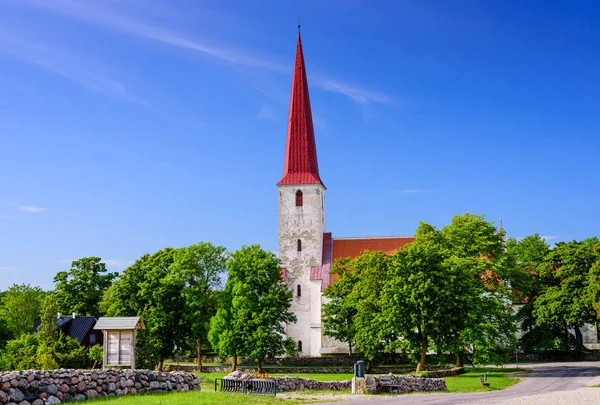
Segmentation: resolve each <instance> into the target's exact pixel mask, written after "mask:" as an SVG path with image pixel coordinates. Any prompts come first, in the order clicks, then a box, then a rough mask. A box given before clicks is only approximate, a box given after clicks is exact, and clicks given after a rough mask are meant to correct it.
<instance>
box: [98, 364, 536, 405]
mask: <svg viewBox="0 0 600 405" xmlns="http://www.w3.org/2000/svg"><path fill="white" fill-rule="evenodd" d="M466 370H467V372H466V373H465V374H461V375H459V376H456V377H446V378H445V380H446V385H447V387H448V392H450V393H453V392H477V391H492V390H500V389H504V388H507V387H510V386H511V385H513V384H516V383H517V382H518V381H519V379H518V378H508V377H506V374H507V373H511V372H517V371H519V372H523V371H524V370H522V369H521V370H517V369H510V368H467V369H466ZM486 371H487V372H489V373H488V381H489V382H490V387H489V388H486V387H482V386H481V383H480V382H479V377H480V376H482V375H483V373H484V372H486ZM196 374H198V375H199V376H200V378H201V379H202V391H194V392H172V393H165V394H147V395H130V396H124V397H119V398H102V399H97V400H92V401H86V402H100V403H102V404H110V405H192V404H194V405H195V404H203V405H231V404H236V403H244V404H248V405H273V404H310V403H316V402H322V400H321V399H320V398H319V395H321V394H349V393H350V391H349V390H347V391H302V392H299V393H298V394H301V395H298V396H295V397H294V398H293V399H283V398H279V397H276V398H273V397H255V396H251V395H244V394H227V393H223V392H214V381H215V378H223V377H224V376H225V375H227V373H196ZM270 375H271V376H281V375H284V374H270ZM287 375H289V376H299V377H305V378H312V379H315V380H319V381H331V380H348V379H350V378H352V374H349V373H348V374H301V373H290V374H287ZM327 401H331V400H330V399H328V400H327Z"/></svg>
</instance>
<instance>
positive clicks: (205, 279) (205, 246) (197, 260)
mask: <svg viewBox="0 0 600 405" xmlns="http://www.w3.org/2000/svg"><path fill="white" fill-rule="evenodd" d="M226 251H227V250H226V249H225V248H224V247H222V246H215V245H213V244H211V243H209V242H202V243H198V244H195V245H191V246H188V247H186V248H181V249H178V250H177V251H176V252H175V255H174V259H173V264H172V265H171V267H170V270H169V277H171V278H173V279H174V281H175V282H176V283H178V282H179V283H180V284H181V285H183V289H182V290H181V293H182V295H183V297H184V299H185V309H184V312H183V322H184V324H185V328H186V329H187V330H188V334H189V337H190V338H191V339H192V340H193V341H194V346H195V347H196V354H197V361H198V370H199V371H202V346H203V345H204V344H206V343H208V338H207V334H208V330H209V328H210V319H211V318H212V317H213V316H214V315H215V313H216V312H217V305H218V291H217V290H218V289H219V287H220V286H221V276H222V275H223V273H224V272H225V271H226V265H227V256H226Z"/></svg>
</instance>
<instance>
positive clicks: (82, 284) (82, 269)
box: [54, 257, 117, 316]
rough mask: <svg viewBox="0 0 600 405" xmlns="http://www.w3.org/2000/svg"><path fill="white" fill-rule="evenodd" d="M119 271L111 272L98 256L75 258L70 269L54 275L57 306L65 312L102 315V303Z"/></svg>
mask: <svg viewBox="0 0 600 405" xmlns="http://www.w3.org/2000/svg"><path fill="white" fill-rule="evenodd" d="M116 277H117V273H108V272H107V270H106V265H105V264H104V263H102V259H100V258H99V257H84V258H82V259H79V260H75V261H74V262H73V263H72V264H71V269H70V270H69V271H60V272H58V273H57V274H56V276H55V277H54V283H55V288H54V292H55V294H56V299H57V301H58V307H59V308H60V310H61V311H62V312H64V313H71V312H77V313H78V314H81V315H91V316H101V315H104V314H103V313H101V312H100V307H99V303H100V301H101V300H102V296H103V294H104V292H105V291H106V290H107V289H108V288H109V287H110V285H111V284H112V282H113V280H114V279H115V278H116Z"/></svg>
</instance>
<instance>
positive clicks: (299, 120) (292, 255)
mask: <svg viewBox="0 0 600 405" xmlns="http://www.w3.org/2000/svg"><path fill="white" fill-rule="evenodd" d="M277 188H278V194H279V203H278V211H279V214H278V215H279V216H278V253H279V260H280V262H281V267H282V269H281V273H282V278H283V279H284V281H285V283H286V284H287V286H288V287H289V289H290V290H291V291H292V294H293V300H292V306H291V309H290V310H291V311H292V312H293V313H295V314H296V317H297V322H296V323H295V324H289V325H286V335H287V336H288V337H291V338H292V339H294V341H296V342H297V343H298V352H299V355H300V356H320V355H322V354H331V353H347V352H348V347H347V345H345V344H341V343H340V342H338V341H336V340H335V339H332V338H328V337H327V336H324V335H323V333H322V322H321V308H322V305H323V300H324V297H323V294H322V293H323V290H324V289H325V288H326V287H327V286H328V285H330V284H331V283H332V281H335V280H332V276H331V275H330V273H329V272H330V270H331V265H332V263H333V262H334V261H335V260H336V259H339V258H343V257H356V256H358V255H360V254H361V252H363V251H365V250H375V251H382V252H385V253H393V252H394V251H395V250H397V249H400V248H402V247H403V246H404V245H406V244H407V243H410V242H412V241H413V240H414V237H412V236H405V237H356V238H337V237H335V236H334V234H333V233H332V232H327V231H328V230H327V228H326V226H325V223H326V222H325V191H326V188H325V184H324V183H323V181H322V180H321V176H320V174H319V164H318V159H317V145H316V141H315V133H314V127H313V120H312V111H311V107H310V97H309V92H308V81H307V78H306V66H305V64H304V54H303V51H302V40H301V37H300V33H298V44H297V47H296V60H295V62H294V71H293V76H292V91H291V96H290V108H289V117H288V128H287V140H286V146H285V158H284V166H283V176H282V177H281V180H279V182H278V183H277ZM334 277H335V276H334ZM520 305H522V303H513V306H514V309H515V310H517V309H518V307H519V306H520ZM582 333H583V336H584V345H585V346H586V347H587V348H588V349H593V350H600V344H599V333H598V328H597V327H596V325H585V326H584V327H583V328H582Z"/></svg>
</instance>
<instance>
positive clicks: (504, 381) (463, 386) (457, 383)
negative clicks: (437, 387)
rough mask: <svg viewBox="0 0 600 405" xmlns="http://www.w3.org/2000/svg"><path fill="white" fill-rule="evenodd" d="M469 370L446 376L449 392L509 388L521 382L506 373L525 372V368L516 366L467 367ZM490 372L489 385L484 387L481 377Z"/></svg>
mask: <svg viewBox="0 0 600 405" xmlns="http://www.w3.org/2000/svg"><path fill="white" fill-rule="evenodd" d="M465 370H467V372H466V373H465V374H461V375H458V376H455V377H445V380H446V386H447V387H448V392H476V391H493V390H502V389H504V388H508V387H510V386H511V385H513V384H516V383H518V382H519V378H509V377H506V374H508V373H512V372H523V371H524V370H523V369H516V368H495V367H489V368H484V367H467V368H465ZM486 371H487V372H488V376H487V381H488V382H489V383H490V386H489V387H483V386H482V385H481V382H480V381H479V377H481V376H482V375H483V373H485V372H486Z"/></svg>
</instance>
